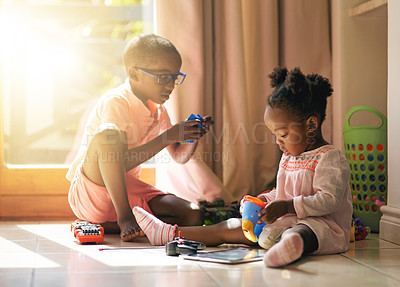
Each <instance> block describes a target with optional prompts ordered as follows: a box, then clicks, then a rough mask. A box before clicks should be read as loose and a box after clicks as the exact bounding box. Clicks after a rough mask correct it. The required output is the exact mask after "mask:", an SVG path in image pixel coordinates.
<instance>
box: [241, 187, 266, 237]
mask: <svg viewBox="0 0 400 287" xmlns="http://www.w3.org/2000/svg"><path fill="white" fill-rule="evenodd" d="M242 202H243V205H242V206H243V210H242V230H243V234H244V236H246V238H247V239H248V240H250V241H252V242H257V241H258V237H259V236H260V233H261V231H262V229H263V227H264V226H265V223H262V224H258V223H257V222H258V220H259V219H260V217H259V216H258V213H259V212H260V211H261V210H262V209H263V208H264V207H265V206H266V205H267V204H266V203H265V202H264V201H262V200H260V199H258V198H257V197H254V196H250V195H246V196H244V197H243V200H242Z"/></svg>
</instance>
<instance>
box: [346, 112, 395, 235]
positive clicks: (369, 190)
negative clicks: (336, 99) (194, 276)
mask: <svg viewBox="0 0 400 287" xmlns="http://www.w3.org/2000/svg"><path fill="white" fill-rule="evenodd" d="M359 111H367V112H370V113H371V114H373V115H375V116H377V117H378V118H379V119H380V121H381V123H380V125H378V126H351V125H350V118H351V117H352V116H353V115H354V113H356V112H359ZM343 140H344V147H345V154H346V158H347V161H348V163H349V166H350V186H351V192H352V195H353V209H354V210H353V213H354V216H355V217H356V218H357V217H358V218H360V219H361V221H362V222H363V224H364V225H365V226H369V227H370V228H371V231H372V232H379V220H380V218H381V216H382V213H381V211H380V206H382V205H384V204H386V199H387V120H386V117H385V116H384V115H383V114H382V113H381V112H379V111H378V110H376V109H374V108H372V107H369V106H356V107H354V108H352V109H351V110H350V111H349V112H348V114H347V116H346V120H345V123H344V128H343Z"/></svg>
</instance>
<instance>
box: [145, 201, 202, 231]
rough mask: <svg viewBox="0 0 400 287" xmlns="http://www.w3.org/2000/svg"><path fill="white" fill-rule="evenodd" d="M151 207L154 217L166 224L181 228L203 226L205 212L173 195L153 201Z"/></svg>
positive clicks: (150, 202)
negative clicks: (176, 225)
mask: <svg viewBox="0 0 400 287" xmlns="http://www.w3.org/2000/svg"><path fill="white" fill-rule="evenodd" d="M148 204H149V207H150V209H151V211H152V212H153V214H154V215H156V216H157V217H158V218H159V219H161V220H162V221H163V222H165V223H169V224H178V225H179V226H191V225H203V223H204V218H203V212H202V211H201V210H200V209H199V207H198V206H197V205H195V204H192V203H190V202H189V201H187V200H184V199H182V198H179V197H177V196H175V195H173V194H165V195H159V196H156V197H154V198H153V199H151V200H150V201H149V202H148Z"/></svg>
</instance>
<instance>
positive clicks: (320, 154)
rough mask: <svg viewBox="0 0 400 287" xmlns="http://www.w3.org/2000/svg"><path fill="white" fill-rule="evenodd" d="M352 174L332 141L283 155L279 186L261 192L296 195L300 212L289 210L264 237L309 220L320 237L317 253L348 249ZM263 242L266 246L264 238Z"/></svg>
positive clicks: (266, 229)
mask: <svg viewBox="0 0 400 287" xmlns="http://www.w3.org/2000/svg"><path fill="white" fill-rule="evenodd" d="M349 176H350V170H349V166H348V163H347V160H346V158H345V157H344V156H343V154H342V153H341V152H340V151H339V150H338V149H337V148H336V147H334V146H332V145H326V146H322V147H320V148H317V149H315V150H312V151H307V152H304V153H302V154H301V155H299V156H291V155H287V156H285V155H282V158H281V161H280V164H279V170H278V175H277V183H276V189H273V190H272V191H271V192H269V193H264V194H262V195H261V196H264V197H265V198H266V199H267V201H273V200H278V199H291V198H293V203H294V208H295V211H296V214H297V215H294V214H288V215H286V216H283V217H281V218H279V219H278V220H276V221H275V222H274V223H272V224H267V225H266V226H265V227H264V229H263V232H262V234H261V235H260V238H265V234H268V233H269V234H278V233H279V230H283V229H285V228H289V227H293V226H295V225H297V224H305V225H307V226H308V227H310V228H311V230H312V231H313V232H314V233H315V235H316V236H317V239H318V250H316V251H315V252H314V253H316V254H329V253H339V252H344V251H346V250H347V249H348V247H349V243H350V232H351V221H352V214H353V205H352V197H351V191H350V184H349ZM277 231H278V232H277ZM263 234H264V236H263ZM260 245H261V246H263V245H262V242H260Z"/></svg>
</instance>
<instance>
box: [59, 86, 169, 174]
mask: <svg viewBox="0 0 400 287" xmlns="http://www.w3.org/2000/svg"><path fill="white" fill-rule="evenodd" d="M104 124H113V125H116V126H117V127H118V128H119V129H120V130H122V131H125V132H126V133H127V141H128V142H127V144H128V148H133V147H136V146H140V145H143V144H145V143H147V142H149V141H150V140H152V139H154V138H155V137H156V136H158V135H160V134H161V133H163V132H164V131H166V130H168V129H169V128H170V127H171V126H172V125H171V121H170V118H169V116H168V113H167V110H166V109H165V107H164V106H163V105H158V106H156V112H155V113H154V114H152V112H151V111H150V110H149V108H148V107H147V106H146V105H145V104H144V103H143V102H142V101H141V100H139V99H138V98H137V97H136V96H135V95H134V94H133V93H132V90H131V87H130V84H129V79H126V80H125V82H124V83H123V84H122V85H120V86H118V87H117V88H114V89H111V90H109V91H108V92H107V93H106V94H104V95H103V96H102V97H101V98H100V99H99V101H98V102H97V104H96V106H95V108H94V109H93V111H92V112H91V113H90V116H89V119H88V122H87V125H86V128H85V131H84V133H83V136H82V140H81V147H80V149H79V151H78V153H77V155H76V157H75V159H74V160H73V162H72V164H71V167H70V168H69V170H68V173H67V176H66V177H67V179H68V180H70V181H72V180H73V179H74V177H75V174H76V172H77V170H78V169H79V168H80V167H81V165H82V163H83V159H84V157H85V155H86V151H87V147H88V146H89V143H90V141H91V139H92V138H93V136H94V135H95V134H96V133H97V132H98V130H99V126H100V125H104ZM129 173H130V174H133V175H134V176H136V177H139V175H140V166H137V167H135V168H133V169H132V170H130V171H129Z"/></svg>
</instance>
